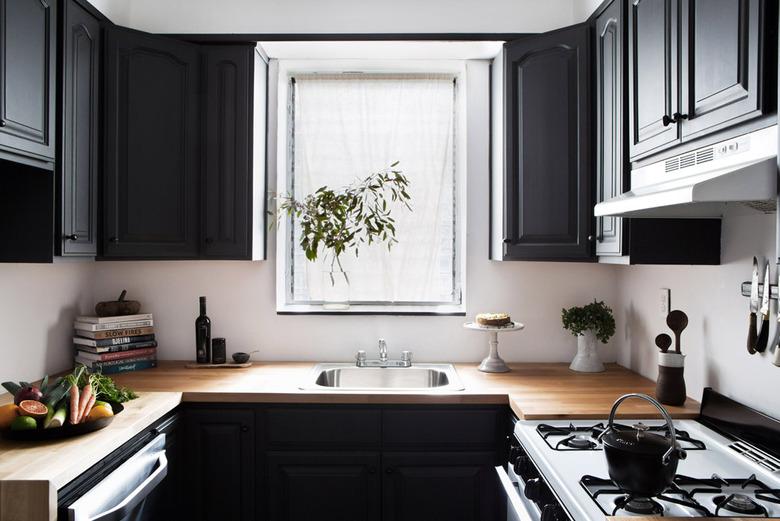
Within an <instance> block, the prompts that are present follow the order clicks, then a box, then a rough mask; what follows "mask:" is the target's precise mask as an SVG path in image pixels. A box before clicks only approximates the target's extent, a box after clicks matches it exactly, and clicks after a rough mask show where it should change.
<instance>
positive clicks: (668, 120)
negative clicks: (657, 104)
mask: <svg viewBox="0 0 780 521" xmlns="http://www.w3.org/2000/svg"><path fill="white" fill-rule="evenodd" d="M661 123H663V125H664V126H665V127H668V126H669V125H671V124H672V123H675V121H674V119H673V118H671V117H669V115H667V114H664V117H663V118H661Z"/></svg>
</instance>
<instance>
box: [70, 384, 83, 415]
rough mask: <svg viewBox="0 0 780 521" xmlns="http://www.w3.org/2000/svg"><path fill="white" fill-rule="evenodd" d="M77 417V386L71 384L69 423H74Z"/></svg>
mask: <svg viewBox="0 0 780 521" xmlns="http://www.w3.org/2000/svg"><path fill="white" fill-rule="evenodd" d="M80 419H81V418H80V417H79V386H78V385H76V384H72V385H71V386H70V423H72V424H76V423H78V422H79V420H80Z"/></svg>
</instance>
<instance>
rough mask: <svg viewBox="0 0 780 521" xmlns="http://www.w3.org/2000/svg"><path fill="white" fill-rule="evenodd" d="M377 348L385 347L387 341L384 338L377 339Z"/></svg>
mask: <svg viewBox="0 0 780 521" xmlns="http://www.w3.org/2000/svg"><path fill="white" fill-rule="evenodd" d="M379 349H387V342H385V339H384V338H380V339H379Z"/></svg>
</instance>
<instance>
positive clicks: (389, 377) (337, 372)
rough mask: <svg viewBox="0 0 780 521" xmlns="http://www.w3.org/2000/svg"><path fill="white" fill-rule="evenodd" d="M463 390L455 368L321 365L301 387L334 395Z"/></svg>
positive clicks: (440, 366)
mask: <svg viewBox="0 0 780 521" xmlns="http://www.w3.org/2000/svg"><path fill="white" fill-rule="evenodd" d="M463 388H464V387H463V384H461V382H460V379H459V378H458V375H457V373H456V372H455V368H454V367H453V366H452V364H415V365H414V366H412V367H356V366H355V365H354V364H348V363H345V364H318V365H316V366H315V367H314V369H313V371H312V372H311V374H310V376H309V378H308V379H307V381H306V382H304V384H303V385H302V386H301V389H304V390H333V391H361V390H377V391H420V390H423V391H462V390H463Z"/></svg>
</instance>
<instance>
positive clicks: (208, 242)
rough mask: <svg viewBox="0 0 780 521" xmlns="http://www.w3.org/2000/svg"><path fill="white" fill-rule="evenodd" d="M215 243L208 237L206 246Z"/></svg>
mask: <svg viewBox="0 0 780 521" xmlns="http://www.w3.org/2000/svg"><path fill="white" fill-rule="evenodd" d="M213 242H214V239H212V238H211V237H206V244H211V243H213Z"/></svg>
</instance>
